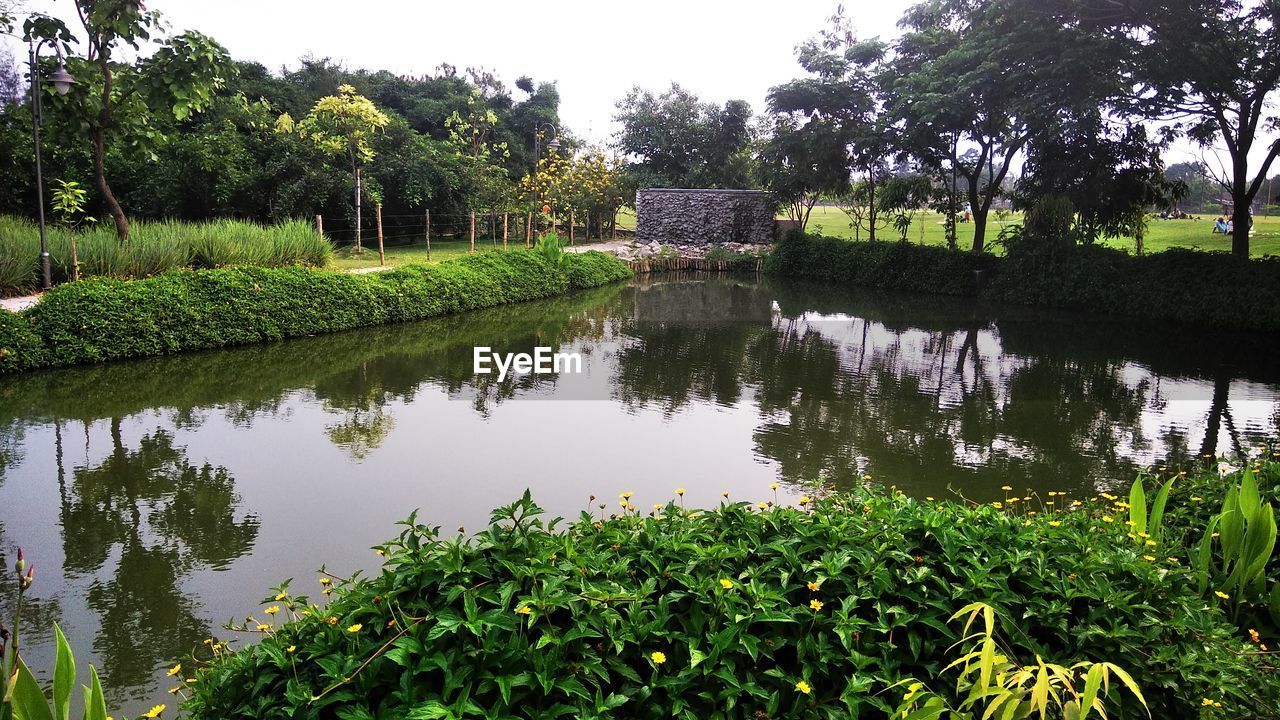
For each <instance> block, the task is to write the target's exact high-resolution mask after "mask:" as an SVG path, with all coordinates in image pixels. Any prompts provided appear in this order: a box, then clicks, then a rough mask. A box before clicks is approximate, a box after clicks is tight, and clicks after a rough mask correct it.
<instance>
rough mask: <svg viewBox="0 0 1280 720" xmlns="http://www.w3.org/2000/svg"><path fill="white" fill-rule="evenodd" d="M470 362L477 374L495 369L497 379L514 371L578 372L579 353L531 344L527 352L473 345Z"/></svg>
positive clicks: (505, 376) (492, 371)
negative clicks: (533, 346) (530, 349)
mask: <svg viewBox="0 0 1280 720" xmlns="http://www.w3.org/2000/svg"><path fill="white" fill-rule="evenodd" d="M472 358H473V360H474V362H473V366H474V368H475V373H476V374H477V375H490V374H492V373H494V372H497V373H498V382H502V381H503V380H505V379H506V378H507V374H508V373H512V372H513V373H515V374H517V375H528V374H529V373H534V374H535V375H551V374H558V373H581V372H582V355H581V354H580V353H576V352H568V353H562V352H555V351H554V350H552V349H551V348H549V347H535V348H534V349H533V354H532V355H531V354H529V353H497V352H494V351H493V348H489V347H477V348H475V350H474V354H473V355H472Z"/></svg>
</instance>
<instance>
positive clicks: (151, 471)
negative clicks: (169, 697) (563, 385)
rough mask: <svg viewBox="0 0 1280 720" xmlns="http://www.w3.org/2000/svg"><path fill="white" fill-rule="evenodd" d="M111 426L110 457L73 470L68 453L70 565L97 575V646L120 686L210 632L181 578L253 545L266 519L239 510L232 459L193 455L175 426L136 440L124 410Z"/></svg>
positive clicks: (92, 591)
mask: <svg viewBox="0 0 1280 720" xmlns="http://www.w3.org/2000/svg"><path fill="white" fill-rule="evenodd" d="M58 432H59V436H58V441H59V452H60V453H61V444H62V437H61V428H60V427H59V429H58ZM110 436H111V452H110V453H109V454H108V455H107V456H106V457H105V458H104V459H103V460H102V461H101V462H99V463H98V464H96V465H93V466H85V467H76V468H73V469H72V471H71V476H70V478H69V480H68V478H66V476H65V473H64V471H63V466H62V463H61V462H60V463H59V478H58V481H59V491H60V495H61V509H60V512H59V515H60V518H61V521H62V527H63V553H64V561H63V567H64V571H65V572H66V573H67V574H68V575H69V576H73V577H74V576H77V575H79V576H85V577H87V578H92V579H91V581H90V586H89V589H88V593H87V604H88V606H89V608H90V609H91V610H92V611H93V612H94V613H95V614H97V615H98V617H99V619H100V621H101V624H100V629H99V631H98V634H97V636H96V637H95V638H94V642H93V648H94V651H95V654H96V655H97V657H98V658H100V659H101V663H102V664H101V666H100V668H99V672H100V673H101V674H102V676H103V685H104V686H105V687H107V688H113V689H114V688H129V687H137V686H141V685H145V684H146V683H148V682H149V681H150V680H151V677H152V673H153V672H154V670H155V669H156V668H157V667H159V666H162V665H165V664H167V663H171V662H174V661H175V659H177V658H181V657H183V656H185V655H186V654H189V653H190V652H191V651H192V650H193V649H194V648H196V647H199V645H200V643H201V641H202V640H203V639H204V638H206V637H209V635H210V628H209V626H208V624H207V622H206V621H205V620H203V619H202V618H201V617H200V615H199V609H198V607H197V604H196V602H195V601H194V600H193V599H191V598H189V597H187V596H186V595H185V594H184V593H183V591H182V588H181V584H182V581H183V579H184V578H185V577H187V576H188V575H190V574H191V573H193V572H195V571H198V570H204V569H209V568H219V567H225V566H226V565H227V564H229V563H230V562H231V561H232V560H234V559H236V558H238V557H240V556H242V555H244V554H246V553H248V552H249V551H250V550H251V548H252V547H253V543H254V540H255V539H256V537H257V534H258V520H257V517H256V516H255V515H253V514H248V515H245V516H244V517H242V518H241V517H238V515H240V512H239V509H238V505H239V502H240V499H239V497H238V496H237V495H236V492H235V481H234V479H233V478H232V477H231V476H230V475H229V474H228V473H227V471H226V469H225V468H221V467H215V466H213V465H211V464H209V463H205V464H204V465H199V466H197V465H193V464H192V463H191V462H190V461H189V460H188V459H187V457H186V455H185V449H184V448H182V447H180V446H177V445H175V444H174V437H173V435H172V434H171V433H170V432H169V431H167V430H164V429H157V430H155V431H153V432H151V433H149V434H146V435H144V436H143V437H142V439H141V440H140V441H139V443H138V447H137V448H136V449H130V448H127V447H126V446H125V442H124V438H123V432H122V429H121V420H120V419H119V418H115V419H112V420H111V421H110Z"/></svg>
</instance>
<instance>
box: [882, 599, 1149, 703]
mask: <svg viewBox="0 0 1280 720" xmlns="http://www.w3.org/2000/svg"><path fill="white" fill-rule="evenodd" d="M966 615H968V618H967V619H966V620H965V624H964V632H968V631H969V628H970V627H971V626H972V625H973V621H974V620H976V619H977V617H978V616H979V615H981V616H982V619H983V629H982V630H980V631H978V632H975V633H973V634H971V635H969V636H967V637H965V638H964V639H963V640H961V642H969V641H974V644H973V645H972V646H970V648H969V650H968V651H967V652H965V653H964V654H963V655H961V656H960V657H959V658H957V659H956V660H953V661H952V662H951V664H949V665H947V667H946V668H945V670H953V669H956V668H959V669H960V677H959V678H958V679H957V680H956V695H957V696H958V697H963V698H964V700H963V701H962V702H960V704H959V706H958V707H953V706H951V704H950V703H949V702H948V699H947V697H946V696H944V695H940V694H938V693H935V692H933V691H932V690H929V689H928V688H927V687H926V685H925V683H922V682H920V681H919V680H916V679H914V678H909V679H907V680H900V681H899V682H898V683H896V685H906V686H907V693H906V694H905V695H904V696H903V697H902V702H901V704H899V705H898V708H897V710H896V711H895V712H894V716H895V717H901V718H917V719H923V718H930V719H931V720H932V719H934V718H942V717H944V716H949V717H951V718H952V719H953V720H970V719H971V718H972V717H973V714H972V713H976V712H978V711H980V710H981V711H983V712H982V717H984V718H989V717H994V716H996V715H997V713H1000V715H999V717H1002V718H1006V717H1007V718H1030V717H1037V716H1038V717H1039V718H1040V719H1041V720H1051V719H1055V720H1056V719H1057V718H1063V719H1064V720H1085V719H1086V718H1087V717H1089V715H1090V713H1093V714H1096V715H1098V717H1100V718H1102V720H1106V718H1107V711H1106V705H1105V703H1104V700H1106V699H1107V698H1108V697H1109V696H1110V695H1111V678H1112V676H1114V677H1115V678H1117V679H1118V680H1119V681H1120V682H1121V683H1123V684H1124V686H1125V688H1127V689H1128V690H1129V692H1130V693H1132V694H1133V696H1134V697H1135V698H1136V699H1137V700H1138V701H1139V702H1140V703H1141V704H1142V706H1143V708H1144V709H1145V708H1146V706H1147V701H1146V699H1145V698H1143V697H1142V691H1141V690H1140V689H1139V688H1138V685H1137V683H1135V682H1134V681H1133V678H1132V677H1131V676H1130V675H1129V673H1127V672H1125V671H1124V670H1123V669H1122V668H1120V667H1118V666H1116V665H1113V664H1111V663H1108V662H1098V663H1094V662H1080V663H1076V664H1075V665H1072V666H1071V667H1065V666H1063V665H1057V664H1054V663H1046V662H1045V661H1044V660H1042V659H1041V658H1040V657H1038V656H1037V657H1036V662H1035V664H1034V665H1021V666H1020V665H1018V664H1016V663H1014V662H1013V661H1012V660H1011V659H1010V658H1009V657H1008V655H1005V654H1004V653H1002V652H1001V651H1000V649H999V648H998V647H997V643H996V637H995V635H996V612H995V608H993V607H991V606H990V605H987V604H986V603H982V602H976V603H970V604H969V605H966V606H965V607H963V608H961V609H960V610H958V611H956V613H955V614H954V615H952V616H951V620H952V621H953V622H954V621H955V620H957V619H960V618H962V617H964V616H966ZM1077 676H1078V677H1077ZM1095 711H1096V712H1095ZM1147 714H1148V715H1150V711H1149V710H1148V713H1147Z"/></svg>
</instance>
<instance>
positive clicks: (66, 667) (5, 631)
mask: <svg viewBox="0 0 1280 720" xmlns="http://www.w3.org/2000/svg"><path fill="white" fill-rule="evenodd" d="M14 569H15V570H16V576H17V587H18V593H17V604H16V607H15V608H14V611H13V628H12V631H10V629H9V628H6V627H5V626H4V623H3V622H0V720H68V719H69V718H70V717H71V691H72V688H73V687H74V686H75V684H76V661H75V656H74V655H73V654H72V652H71V646H70V645H68V644H67V638H66V636H64V635H63V634H62V628H60V627H58V625H57V623H54V625H53V633H54V638H55V644H56V646H57V654H56V656H55V660H54V665H53V688H52V690H53V692H52V698H51V699H52V700H53V705H52V706H50V705H49V700H50V698H49V697H46V694H45V691H44V690H43V689H42V688H41V687H40V683H39V682H38V681H37V680H36V678H35V675H33V674H32V673H31V670H30V669H28V668H27V664H26V662H24V661H23V659H22V656H21V654H20V650H21V640H20V638H21V634H22V600H23V596H24V595H25V594H26V593H27V591H28V590H30V588H31V585H32V583H33V576H34V571H35V567H34V566H32V565H29V564H28V563H27V562H26V560H25V559H24V558H23V556H22V550H18V560H17V563H16V564H15V566H14ZM24 573H25V574H24ZM81 690H82V693H83V703H84V716H83V717H84V720H107V704H106V700H105V698H104V696H103V693H102V683H101V682H100V681H99V680H98V671H97V670H95V669H94V667H93V666H92V665H90V666H89V685H84V686H81Z"/></svg>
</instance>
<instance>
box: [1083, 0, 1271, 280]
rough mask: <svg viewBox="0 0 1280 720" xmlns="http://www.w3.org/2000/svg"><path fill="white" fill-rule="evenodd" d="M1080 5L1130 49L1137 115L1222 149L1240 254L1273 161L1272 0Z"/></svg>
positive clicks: (1235, 248)
mask: <svg viewBox="0 0 1280 720" xmlns="http://www.w3.org/2000/svg"><path fill="white" fill-rule="evenodd" d="M1086 2H1087V4H1088V5H1089V7H1090V9H1091V10H1092V11H1093V12H1094V13H1095V14H1096V15H1097V17H1098V18H1100V19H1102V20H1106V21H1109V22H1111V23H1113V25H1114V27H1115V28H1116V29H1117V30H1118V31H1119V33H1121V34H1122V35H1123V37H1125V38H1128V39H1132V40H1133V42H1135V43H1136V44H1137V46H1138V47H1137V51H1136V60H1137V62H1136V63H1135V64H1134V65H1133V66H1132V67H1133V73H1132V74H1133V79H1134V80H1135V84H1136V85H1137V87H1138V88H1139V91H1138V92H1137V94H1136V98H1135V100H1136V106H1137V109H1138V110H1140V111H1143V112H1145V113H1147V114H1149V115H1150V116H1154V117H1157V118H1161V119H1163V120H1167V121H1170V122H1172V123H1174V125H1175V126H1176V127H1178V128H1179V129H1181V130H1184V131H1185V132H1186V133H1187V136H1188V137H1189V138H1191V139H1192V140H1193V141H1195V142H1198V143H1200V144H1201V145H1214V144H1219V143H1220V144H1221V145H1223V146H1225V147H1226V152H1227V156H1228V157H1229V158H1230V165H1231V167H1230V168H1229V170H1228V173H1227V176H1226V177H1224V178H1222V181H1223V184H1224V186H1225V187H1226V189H1227V190H1228V191H1229V192H1230V194H1231V201H1232V205H1233V206H1234V207H1233V210H1232V212H1233V214H1234V223H1233V226H1234V227H1233V230H1232V237H1231V251H1232V252H1233V253H1234V254H1236V255H1238V256H1241V257H1248V256H1249V227H1250V224H1251V223H1250V221H1251V219H1252V218H1251V216H1250V209H1251V206H1252V205H1253V201H1254V200H1255V199H1256V198H1257V197H1258V193H1259V191H1261V190H1263V189H1264V186H1265V184H1266V179H1267V173H1268V171H1269V170H1270V168H1271V166H1272V164H1273V163H1274V162H1275V160H1276V158H1277V157H1280V114H1277V112H1276V104H1277V102H1278V101H1280V0H1256V1H1253V2H1243V1H1242V0H1129V1H1128V2H1125V3H1116V2H1111V1H1110V0H1086ZM1251 167H1252V168H1253V169H1250V168H1251Z"/></svg>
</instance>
